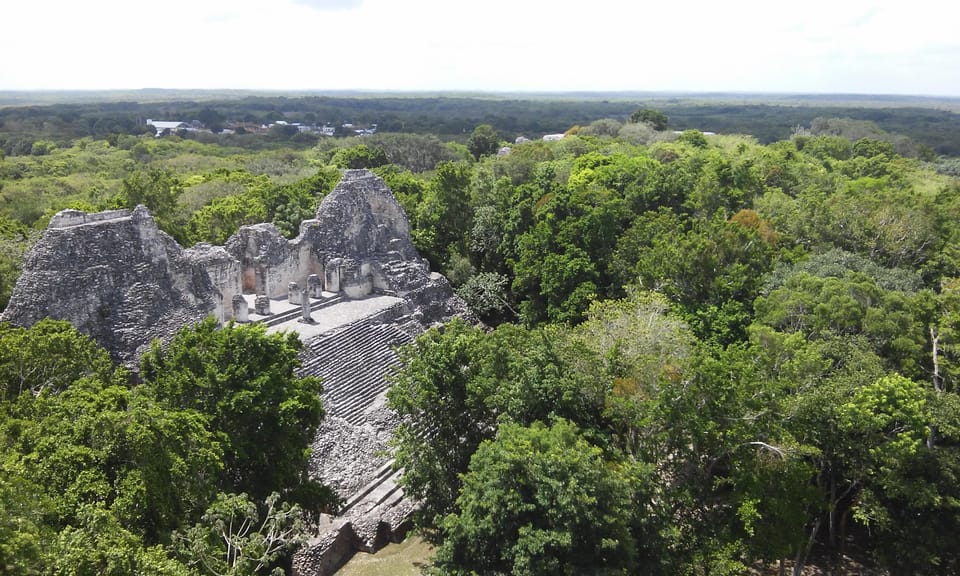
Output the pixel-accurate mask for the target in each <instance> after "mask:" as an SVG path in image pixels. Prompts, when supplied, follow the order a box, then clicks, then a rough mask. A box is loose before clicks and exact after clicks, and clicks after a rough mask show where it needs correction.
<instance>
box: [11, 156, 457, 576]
mask: <svg viewBox="0 0 960 576" xmlns="http://www.w3.org/2000/svg"><path fill="white" fill-rule="evenodd" d="M211 314H212V315H214V316H215V317H216V318H217V319H218V320H219V321H220V322H222V323H226V322H229V321H234V322H241V323H242V322H263V323H265V324H267V326H268V330H292V331H296V332H298V333H299V334H300V337H301V340H302V341H303V342H304V344H305V345H304V349H303V352H302V358H301V360H302V367H301V373H302V374H304V375H307V374H309V375H317V376H320V377H322V378H323V380H324V404H325V408H326V411H327V417H326V419H325V421H324V423H323V425H322V426H321V429H320V430H319V432H318V435H317V438H316V440H315V442H314V445H313V449H314V450H313V456H312V461H311V470H310V473H311V475H312V476H314V477H316V478H318V479H320V480H321V481H323V482H324V483H326V484H328V485H330V486H332V487H333V488H334V489H335V490H337V492H338V494H339V495H340V496H341V498H342V499H343V501H344V506H343V507H342V510H341V511H340V514H339V515H338V516H332V517H327V518H324V520H323V522H322V525H321V526H320V527H319V529H318V531H317V533H316V534H315V535H314V537H313V538H312V539H311V540H310V542H309V543H308V545H307V546H305V547H304V548H303V549H302V550H301V551H300V552H299V553H298V554H297V556H296V557H295V559H294V572H295V573H297V574H299V575H301V576H324V575H325V574H329V573H331V572H332V571H333V570H335V569H336V568H337V567H338V566H339V565H340V564H342V562H343V561H345V560H346V559H347V558H349V556H350V555H351V554H352V553H353V552H354V551H356V550H364V551H374V550H376V549H378V548H379V547H380V546H382V545H383V544H385V543H386V542H388V541H390V540H395V539H397V538H399V537H401V536H402V535H403V532H404V526H405V520H406V518H407V517H408V515H409V513H410V512H411V510H412V509H413V507H414V504H413V503H412V502H410V501H409V500H408V499H405V498H404V497H403V493H402V490H401V489H400V488H399V487H398V486H397V483H396V473H395V472H394V471H393V469H392V466H391V464H392V460H391V459H390V457H389V455H388V450H387V441H388V440H389V438H390V434H391V432H392V430H393V428H394V427H395V425H396V416H395V415H394V414H393V413H391V412H390V411H389V410H388V409H387V408H386V407H385V400H384V393H385V391H386V388H387V386H388V384H387V381H386V379H385V375H386V374H387V372H388V371H389V369H390V367H391V366H392V365H394V364H395V363H396V359H397V357H396V352H395V348H396V346H398V345H400V344H404V343H406V342H409V341H410V340H412V339H413V338H414V337H415V336H416V335H417V334H419V333H420V332H422V331H424V330H425V329H426V328H427V327H429V326H430V325H433V324H435V323H438V322H444V321H446V320H448V319H450V318H452V317H453V316H467V315H469V313H468V312H467V309H466V306H465V305H464V303H463V302H462V301H461V300H460V299H459V298H457V297H456V296H455V295H454V294H453V292H452V290H451V288H450V285H449V283H448V282H447V281H446V279H445V278H443V277H442V276H441V275H439V274H436V273H431V272H430V270H429V266H428V264H427V262H426V261H425V260H424V259H422V258H421V257H420V256H419V254H417V251H416V249H415V248H414V247H413V244H412V243H411V240H410V227H409V223H408V221H407V218H406V216H405V215H404V213H403V209H402V208H401V207H400V205H399V204H398V203H397V201H396V199H395V198H394V197H393V194H392V193H391V192H390V190H389V189H388V188H387V186H386V185H385V184H384V182H383V180H381V179H380V178H378V177H377V176H375V175H374V174H372V173H371V172H369V171H366V170H347V171H345V173H344V175H343V178H342V180H341V181H340V183H339V184H338V185H337V186H336V188H335V189H334V190H333V192H331V193H330V194H329V195H327V197H326V198H325V199H324V200H323V202H322V203H321V205H320V207H319V209H318V210H317V217H316V219H313V220H306V221H304V222H303V223H301V225H300V234H299V235H298V236H297V238H295V239H293V240H287V239H286V238H284V237H283V236H282V235H281V234H280V232H279V231H278V230H277V228H276V227H274V226H273V225H272V224H256V225H252V226H244V227H242V228H241V229H240V230H239V231H238V232H237V234H235V235H234V236H232V237H231V238H230V239H229V240H227V243H226V245H225V246H211V245H209V244H198V245H197V246H194V247H192V248H188V249H184V248H182V247H181V246H180V245H179V244H177V243H176V242H175V241H174V240H173V239H172V238H171V237H170V236H168V235H167V234H166V233H164V232H162V231H161V230H159V229H158V228H157V225H156V222H155V221H154V219H153V217H152V216H151V215H150V213H149V211H148V210H147V209H146V208H144V207H142V206H138V207H137V208H136V209H134V210H116V211H110V212H101V213H96V214H89V213H85V212H79V211H75V210H66V211H63V212H60V213H58V214H57V215H56V216H54V218H53V219H52V220H51V221H50V224H49V225H48V227H47V230H46V232H45V233H44V235H43V237H42V239H41V240H40V241H39V242H38V243H37V244H36V245H35V247H34V248H33V250H32V251H31V252H30V254H29V255H28V256H27V258H26V260H25V262H24V266H23V273H22V275H21V277H20V279H19V280H18V281H17V285H16V287H15V289H14V291H13V295H12V296H11V298H10V303H9V305H8V307H7V309H6V310H5V311H4V312H3V315H2V320H5V321H9V322H11V323H13V324H17V325H21V326H29V325H32V324H34V323H35V322H37V321H39V320H41V319H43V318H46V317H50V318H56V319H62V320H67V321H69V322H71V323H72V324H73V325H74V326H76V327H77V328H78V329H80V330H81V331H82V332H84V333H86V334H89V335H90V336H92V337H93V338H95V339H96V340H97V341H98V342H99V343H100V344H101V345H102V346H103V347H104V348H106V349H107V350H108V351H109V352H110V354H111V355H112V356H113V357H114V358H115V359H116V360H117V361H119V362H123V363H125V364H127V365H130V366H131V367H135V366H136V363H137V360H138V358H139V357H140V355H141V354H142V353H143V352H144V351H145V350H146V348H147V347H148V346H149V345H150V343H151V342H152V341H153V340H154V339H160V340H161V341H165V340H167V339H169V338H170V337H172V336H173V335H174V334H175V333H176V331H177V330H179V329H180V328H181V327H183V326H184V325H188V324H190V323H193V322H197V321H199V320H201V319H203V318H205V317H206V316H208V315H211Z"/></svg>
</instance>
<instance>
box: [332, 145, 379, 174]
mask: <svg viewBox="0 0 960 576" xmlns="http://www.w3.org/2000/svg"><path fill="white" fill-rule="evenodd" d="M331 163H332V164H333V165H334V166H337V167H338V168H351V169H357V168H376V167H378V166H383V165H384V164H387V163H389V160H388V159H387V154H386V153H385V152H384V151H383V149H382V148H380V147H378V146H367V145H366V144H357V145H356V146H353V147H350V148H341V149H340V150H337V152H336V153H335V154H334V155H333V159H332V160H331Z"/></svg>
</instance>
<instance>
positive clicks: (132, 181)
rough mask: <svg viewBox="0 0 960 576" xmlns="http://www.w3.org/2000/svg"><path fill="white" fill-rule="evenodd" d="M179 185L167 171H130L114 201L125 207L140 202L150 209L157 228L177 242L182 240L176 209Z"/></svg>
mask: <svg viewBox="0 0 960 576" xmlns="http://www.w3.org/2000/svg"><path fill="white" fill-rule="evenodd" d="M182 192H183V185H182V184H181V183H180V180H179V179H178V178H177V176H176V175H175V174H173V173H172V172H170V171H168V170H158V169H150V170H148V171H146V172H142V171H141V172H134V173H133V174H131V175H130V176H128V177H127V178H125V179H124V180H123V185H122V189H121V192H120V196H119V197H118V199H117V200H118V203H119V204H120V205H121V206H123V207H125V208H135V207H136V206H137V205H138V204H143V205H144V206H146V207H147V208H149V209H150V212H151V214H153V216H154V218H156V220H157V226H159V227H160V229H161V230H163V231H164V232H166V233H168V234H170V235H171V236H173V237H174V238H175V239H176V240H177V241H178V242H180V243H181V244H185V243H186V240H187V239H186V236H185V228H184V224H185V222H184V221H183V220H184V216H183V214H181V213H180V211H179V209H178V202H179V199H180V194H181V193H182Z"/></svg>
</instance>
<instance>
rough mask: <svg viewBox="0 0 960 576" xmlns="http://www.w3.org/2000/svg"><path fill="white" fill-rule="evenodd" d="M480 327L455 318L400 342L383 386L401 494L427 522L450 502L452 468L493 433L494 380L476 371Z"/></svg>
mask: <svg viewBox="0 0 960 576" xmlns="http://www.w3.org/2000/svg"><path fill="white" fill-rule="evenodd" d="M482 339H483V332H482V331H481V330H480V329H479V328H475V327H473V326H470V325H468V324H467V323H466V322H464V321H462V320H459V319H454V320H453V321H452V322H450V323H449V324H446V325H445V326H444V327H443V328H442V329H438V328H431V329H430V330H428V331H427V332H425V333H424V334H422V335H421V336H420V337H418V338H417V339H416V340H415V341H414V342H413V343H412V344H411V345H409V346H406V347H404V348H401V349H400V353H399V354H400V365H401V367H402V368H401V369H400V370H399V371H398V372H396V373H395V374H394V376H393V385H392V386H391V387H390V389H389V390H388V391H387V401H388V402H389V405H390V407H391V408H392V409H393V410H395V411H396V412H397V413H398V414H399V415H400V416H401V417H402V420H401V421H400V424H399V426H398V427H397V429H396V431H395V432H394V440H393V445H394V447H395V448H396V453H395V456H396V466H397V467H398V468H403V469H404V475H403V478H402V480H401V482H402V484H403V486H404V489H405V490H406V492H407V493H408V494H410V495H411V496H413V497H414V498H416V499H417V500H419V501H421V502H422V508H421V510H422V512H421V515H422V516H423V520H424V521H425V522H427V523H431V522H433V521H434V519H435V518H442V516H443V515H444V514H447V513H448V512H450V511H451V510H452V509H453V505H454V502H455V500H456V498H457V494H458V492H459V490H460V478H459V475H460V474H462V473H464V472H466V471H467V464H468V463H469V461H470V456H471V455H472V454H473V451H474V450H476V448H477V446H478V445H479V444H480V442H481V441H482V440H483V439H485V438H488V437H490V435H491V433H492V428H491V426H492V425H493V422H492V420H491V416H492V414H491V413H490V411H489V409H488V408H487V406H486V402H485V400H486V397H487V396H488V395H489V394H490V393H491V392H492V389H491V386H492V385H493V382H491V381H489V380H486V379H482V378H480V377H479V372H480V368H481V363H480V362H479V357H480V356H481V354H483V350H482V348H481V342H482Z"/></svg>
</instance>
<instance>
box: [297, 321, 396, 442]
mask: <svg viewBox="0 0 960 576" xmlns="http://www.w3.org/2000/svg"><path fill="white" fill-rule="evenodd" d="M398 312H399V308H398V307H395V308H390V309H388V310H385V311H384V312H382V313H380V314H377V315H375V316H370V317H367V318H364V319H362V320H359V321H357V322H354V323H352V324H348V325H347V326H344V327H341V328H339V329H337V330H334V331H331V332H327V333H326V334H321V335H320V336H318V337H316V338H314V339H313V340H311V341H310V342H309V343H308V345H307V348H308V350H306V351H305V352H306V354H305V356H306V360H305V361H304V363H303V365H302V366H301V368H300V372H301V374H303V375H310V376H319V377H320V378H322V379H323V396H322V397H323V403H324V408H325V409H326V411H327V416H328V417H338V418H343V419H344V420H346V421H347V422H349V423H351V424H354V425H358V424H361V423H362V422H363V418H364V416H363V414H364V410H365V409H366V408H367V407H368V406H370V404H371V403H372V402H373V401H374V399H375V398H376V397H377V395H379V394H380V393H382V392H383V391H385V390H386V389H387V387H388V383H387V380H386V375H387V372H388V371H389V370H390V368H391V366H393V365H394V364H396V362H397V355H396V352H395V349H396V347H398V346H401V345H403V344H406V343H407V342H410V341H411V340H412V339H413V336H412V334H411V331H409V330H405V329H404V328H403V327H402V322H401V323H400V325H398V324H395V323H383V322H384V321H385V320H386V319H387V318H389V317H390V316H391V315H394V316H395V315H396V314H397V313H398Z"/></svg>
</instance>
